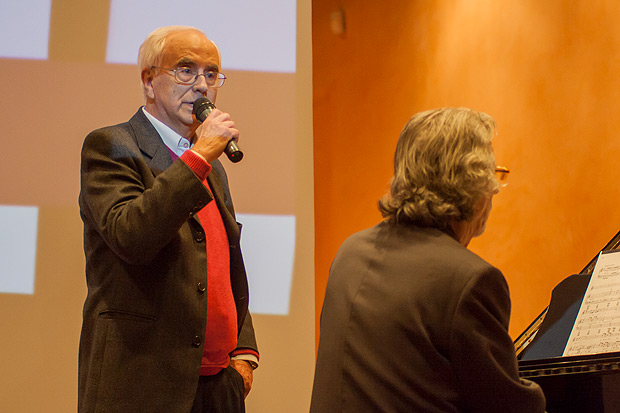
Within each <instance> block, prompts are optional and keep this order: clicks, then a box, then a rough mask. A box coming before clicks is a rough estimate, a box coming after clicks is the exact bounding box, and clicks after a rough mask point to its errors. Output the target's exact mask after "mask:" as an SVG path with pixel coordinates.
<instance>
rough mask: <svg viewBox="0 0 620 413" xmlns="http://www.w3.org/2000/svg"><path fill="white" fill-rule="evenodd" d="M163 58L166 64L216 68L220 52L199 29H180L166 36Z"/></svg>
mask: <svg viewBox="0 0 620 413" xmlns="http://www.w3.org/2000/svg"><path fill="white" fill-rule="evenodd" d="M163 59H164V60H165V61H167V63H168V64H176V65H199V66H203V65H204V66H207V67H214V68H217V67H218V66H219V63H220V54H219V50H218V48H217V46H216V45H215V43H213V42H212V41H211V40H209V39H208V38H207V37H206V36H205V35H204V34H202V33H201V32H200V31H198V30H182V31H178V32H173V33H171V34H169V35H168V37H167V38H166V43H165V46H164V50H163Z"/></svg>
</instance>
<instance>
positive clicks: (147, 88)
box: [140, 69, 155, 99]
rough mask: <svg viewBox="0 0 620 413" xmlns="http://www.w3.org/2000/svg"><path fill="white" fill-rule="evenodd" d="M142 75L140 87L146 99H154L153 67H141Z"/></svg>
mask: <svg viewBox="0 0 620 413" xmlns="http://www.w3.org/2000/svg"><path fill="white" fill-rule="evenodd" d="M140 75H141V77H142V87H143V88H144V92H145V93H144V94H145V95H146V97H147V99H155V91H154V90H153V77H154V74H153V69H143V70H142V73H141V74H140Z"/></svg>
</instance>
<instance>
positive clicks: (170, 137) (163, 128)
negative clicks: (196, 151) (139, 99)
mask: <svg viewBox="0 0 620 413" xmlns="http://www.w3.org/2000/svg"><path fill="white" fill-rule="evenodd" d="M142 112H143V113H144V114H145V115H146V118H147V119H148V120H149V121H150V122H151V124H152V125H153V127H154V128H155V130H156V131H157V133H159V136H160V137H161V140H162V141H163V142H164V144H165V145H166V146H167V147H168V149H170V150H171V151H172V152H174V153H176V154H177V156H181V155H183V153H184V152H185V151H186V150H188V149H190V148H191V147H192V146H194V145H193V144H192V143H191V142H190V140H189V139H187V138H184V137H182V136H181V135H179V134H178V133H176V132H175V131H173V130H172V129H171V128H170V127H169V126H168V125H166V124H165V123H163V122H162V121H160V120H159V119H157V118H156V117H155V116H153V115H151V114H150V113H148V112H147V111H146V109H145V108H144V106H143V107H142Z"/></svg>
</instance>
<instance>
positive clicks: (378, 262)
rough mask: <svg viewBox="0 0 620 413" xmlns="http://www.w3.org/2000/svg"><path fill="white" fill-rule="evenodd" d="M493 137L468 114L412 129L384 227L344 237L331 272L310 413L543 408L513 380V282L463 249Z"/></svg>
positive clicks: (481, 222)
mask: <svg viewBox="0 0 620 413" xmlns="http://www.w3.org/2000/svg"><path fill="white" fill-rule="evenodd" d="M494 135H495V122H494V120H493V119H492V118H491V117H490V116H489V115H487V114H484V113H481V112H476V111H473V110H470V109H467V108H443V109H436V110H430V111H426V112H421V113H418V114H416V115H414V116H413V117H412V118H411V119H410V121H409V122H408V123H407V124H406V125H405V127H404V129H403V130H402V132H401V135H400V138H399V141H398V144H397V147H396V152H395V156H394V176H393V177H392V180H391V185H390V189H389V192H388V193H387V194H386V195H385V196H384V197H383V198H382V199H381V200H380V201H379V210H380V211H381V213H382V215H383V217H384V220H383V221H382V222H381V223H379V224H378V225H376V226H374V227H372V228H369V229H366V230H363V231H361V232H359V233H357V234H354V235H352V236H351V237H349V238H348V239H347V240H346V241H345V242H344V243H343V245H342V246H341V247H340V250H339V251H338V253H337V255H336V257H335V259H334V261H333V263H332V266H331V269H330V274H329V280H328V283H327V289H326V294H325V300H324V303H323V309H322V313H321V330H320V342H319V349H318V355H317V362H316V370H315V377H314V387H313V391H312V400H311V406H310V411H311V412H312V413H322V412H344V411H355V412H378V411H381V412H388V411H389V412H418V411H419V412H422V411H423V412H469V411H472V412H473V411H475V412H543V411H544V408H545V397H544V395H543V392H542V390H541V388H540V387H539V386H538V385H537V384H535V383H533V382H530V381H527V380H521V379H520V378H519V375H518V369H517V359H516V355H515V350H514V345H513V343H512V340H511V338H510V336H509V334H508V323H509V318H510V295H509V291H508V285H507V283H506V280H505V279H504V276H503V275H502V273H501V272H500V271H499V270H498V269H497V268H495V267H493V266H492V265H490V264H489V263H487V262H485V261H484V260H483V259H482V258H480V257H479V256H477V255H476V254H474V253H473V252H471V251H469V250H468V249H467V245H468V244H469V242H470V241H471V239H472V238H473V237H476V236H479V235H481V234H482V233H483V232H484V229H485V226H486V221H487V219H488V216H489V213H490V211H491V206H492V198H493V196H494V195H495V194H496V193H497V192H498V190H499V186H500V185H499V183H498V180H497V179H496V176H495V173H496V164H495V156H494V154H493V147H492V144H491V141H492V139H493V137H494ZM504 172H505V171H504Z"/></svg>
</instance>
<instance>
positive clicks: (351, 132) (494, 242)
mask: <svg viewBox="0 0 620 413" xmlns="http://www.w3.org/2000/svg"><path fill="white" fill-rule="evenodd" d="M339 9H340V10H343V11H344V14H345V18H346V32H345V33H344V34H342V35H336V34H334V33H333V32H332V31H331V29H330V15H331V14H332V13H333V12H334V11H336V10H339ZM618 25H620V3H617V2H614V1H600V2H595V3H587V2H566V1H562V0H548V1H544V2H541V1H538V0H505V1H502V2H497V1H492V0H487V1H482V0H480V1H473V0H472V1H465V0H462V1H457V0H451V1H449V0H437V1H421V0H419V1H411V0H400V1H399V0H387V1H383V2H359V1H351V0H338V1H336V0H315V1H313V62H314V63H313V78H314V80H313V82H314V85H313V86H314V91H313V93H314V157H315V158H314V159H315V160H314V162H315V188H314V190H315V225H316V232H315V237H316V240H315V243H316V244H315V245H316V256H315V264H316V316H317V333H318V317H319V314H320V311H321V305H322V301H323V295H324V290H325V284H326V282H327V274H328V270H329V265H330V263H331V260H332V259H333V257H334V255H335V253H336V251H337V249H338V247H339V245H340V244H341V243H342V241H343V240H344V239H345V238H346V237H347V236H349V235H350V234H351V233H353V232H356V231H359V230H361V229H363V228H365V227H369V226H372V225H374V224H375V223H377V222H378V221H379V220H380V219H381V217H380V215H379V213H378V211H377V208H376V201H377V200H378V198H379V197H380V196H381V195H382V194H383V193H384V191H385V190H386V189H387V183H388V180H389V179H390V177H391V173H392V155H393V150H394V147H395V144H396V141H397V138H398V134H399V132H400V129H401V128H402V126H403V125H404V124H405V122H406V121H407V119H408V118H409V117H410V116H411V115H412V114H414V113H416V112H418V111H421V110H425V109H430V108H435V107H442V106H467V107H471V108H474V109H476V110H481V111H484V112H487V113H489V114H490V115H492V116H493V117H494V118H495V119H496V121H497V124H498V136H497V138H496V139H495V141H494V146H495V151H496V158H497V161H498V163H499V164H502V165H506V166H508V167H509V168H510V169H511V171H512V173H511V178H510V184H509V185H508V187H506V188H505V189H503V190H502V191H501V193H500V194H499V196H497V197H495V200H494V208H493V212H492V213H491V218H490V219H489V222H488V225H487V231H486V232H485V234H484V235H483V236H482V237H480V238H477V239H475V240H474V241H473V242H472V244H471V249H472V250H474V251H475V252H476V253H478V254H479V255H481V256H482V257H483V258H485V259H486V260H487V261H489V262H491V263H492V264H494V265H496V266H497V267H499V268H500V269H501V270H502V271H503V272H504V274H505V276H506V278H507V280H508V283H509V285H510V289H511V295H512V301H513V314H512V321H511V327H510V333H511V335H512V336H513V337H514V338H516V336H517V335H518V334H520V333H521V332H522V331H523V330H524V329H525V328H526V327H527V326H528V325H529V323H530V322H531V321H533V320H534V318H535V317H536V316H537V315H538V314H539V313H540V312H541V311H542V310H543V309H544V308H545V307H546V306H547V304H548V302H549V298H550V294H551V290H552V288H553V287H554V286H555V285H556V284H557V283H558V282H559V281H560V280H561V279H563V278H564V277H566V276H568V275H570V274H573V273H575V272H579V271H580V270H581V269H582V268H583V267H584V266H585V265H586V264H587V263H588V261H589V260H590V259H591V258H592V257H593V256H594V255H595V254H596V253H597V252H598V250H599V249H600V248H601V247H602V246H603V245H604V244H605V243H606V242H607V241H608V240H609V239H610V238H611V237H612V236H613V235H614V234H615V233H616V232H617V231H618V230H619V229H620V211H619V210H618V208H616V206H617V205H618V204H619V201H620V188H619V187H618V184H617V182H615V180H614V178H613V176H614V175H615V173H614V171H615V167H616V164H617V159H619V158H620V116H617V115H616V113H617V112H619V111H620V76H619V75H618V72H619V71H620V64H619V63H620V31H619V30H618V29H617V27H618ZM317 337H318V334H317Z"/></svg>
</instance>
